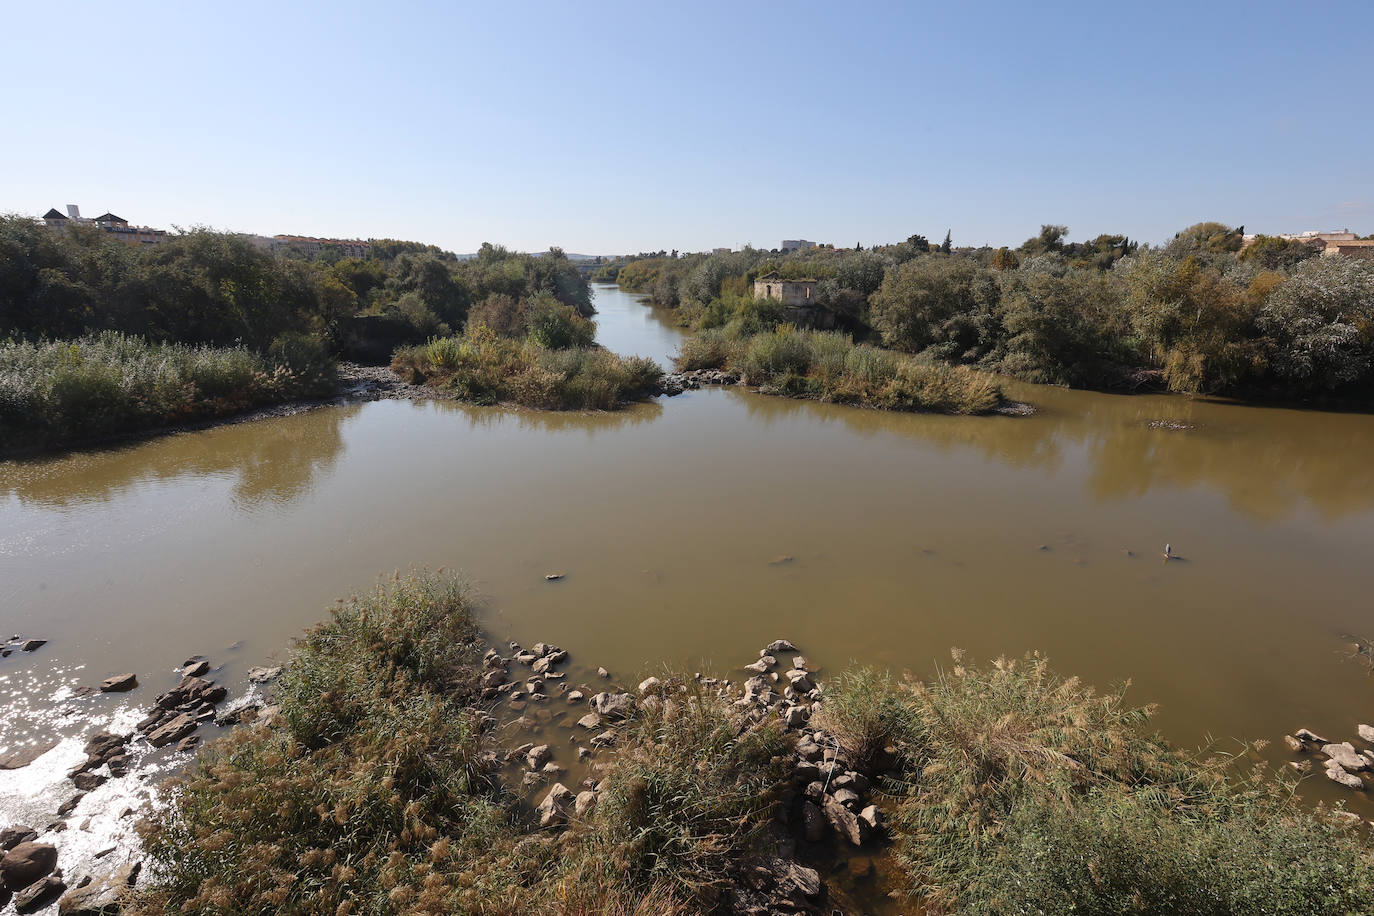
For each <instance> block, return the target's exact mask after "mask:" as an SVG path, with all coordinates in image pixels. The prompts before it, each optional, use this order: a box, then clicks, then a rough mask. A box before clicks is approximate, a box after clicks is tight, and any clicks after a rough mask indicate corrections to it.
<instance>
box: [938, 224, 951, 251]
mask: <svg viewBox="0 0 1374 916" xmlns="http://www.w3.org/2000/svg"><path fill="white" fill-rule="evenodd" d="M940 250H941V251H943V252H944V253H945V254H949V253H950V252H951V251H953V250H954V242H953V240H952V239H951V238H950V231H949V230H948V229H946V230H945V240H944V241H943V242H941V243H940Z"/></svg>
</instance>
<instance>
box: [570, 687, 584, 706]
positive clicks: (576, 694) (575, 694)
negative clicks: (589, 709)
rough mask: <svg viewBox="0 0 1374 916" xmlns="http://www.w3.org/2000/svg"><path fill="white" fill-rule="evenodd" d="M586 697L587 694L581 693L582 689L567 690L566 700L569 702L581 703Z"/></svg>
mask: <svg viewBox="0 0 1374 916" xmlns="http://www.w3.org/2000/svg"><path fill="white" fill-rule="evenodd" d="M586 698H587V695H586V694H585V693H583V692H582V691H580V690H569V691H568V702H569V703H581V702H582V701H583V700H585V699H586Z"/></svg>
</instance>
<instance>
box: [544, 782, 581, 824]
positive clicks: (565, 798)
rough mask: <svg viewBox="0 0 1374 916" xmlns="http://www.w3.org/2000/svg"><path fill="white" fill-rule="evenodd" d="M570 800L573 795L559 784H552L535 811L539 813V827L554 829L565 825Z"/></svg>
mask: <svg viewBox="0 0 1374 916" xmlns="http://www.w3.org/2000/svg"><path fill="white" fill-rule="evenodd" d="M572 800H573V794H572V792H570V791H569V790H568V787H567V786H565V785H563V783H561V782H556V783H554V784H553V786H552V787H551V788H550V789H549V792H548V794H547V795H545V796H544V800H543V801H541V802H540V803H539V807H538V808H537V809H536V810H537V811H538V812H539V826H540V827H555V826H557V825H559V824H562V823H565V822H566V821H567V819H568V815H567V811H566V807H567V804H568V802H570V801H572Z"/></svg>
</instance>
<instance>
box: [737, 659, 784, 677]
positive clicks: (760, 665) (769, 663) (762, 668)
mask: <svg viewBox="0 0 1374 916" xmlns="http://www.w3.org/2000/svg"><path fill="white" fill-rule="evenodd" d="M777 663H778V660H777V659H776V658H774V657H773V656H771V655H765V656H763V657H762V658H760V659H759V660H758V661H756V662H754V663H753V664H750V665H745V666H744V670H745V671H752V672H754V673H755V674H763V673H765V672H766V671H768V669H769V668H771V667H773V666H774V665H776V664H777Z"/></svg>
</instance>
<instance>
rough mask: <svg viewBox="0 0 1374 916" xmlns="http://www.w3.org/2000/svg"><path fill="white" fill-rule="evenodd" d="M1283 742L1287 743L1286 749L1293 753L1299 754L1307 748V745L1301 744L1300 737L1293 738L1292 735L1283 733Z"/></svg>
mask: <svg viewBox="0 0 1374 916" xmlns="http://www.w3.org/2000/svg"><path fill="white" fill-rule="evenodd" d="M1283 743H1284V744H1286V745H1288V749H1289V750H1290V751H1292V752H1293V753H1295V754H1301V753H1302V752H1303V751H1305V750H1307V745H1306V744H1303V742H1302V740H1301V739H1299V738H1295V737H1293V736H1292V735H1284V736H1283Z"/></svg>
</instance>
